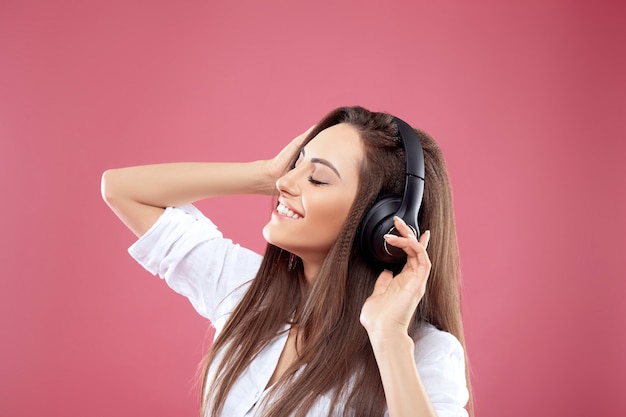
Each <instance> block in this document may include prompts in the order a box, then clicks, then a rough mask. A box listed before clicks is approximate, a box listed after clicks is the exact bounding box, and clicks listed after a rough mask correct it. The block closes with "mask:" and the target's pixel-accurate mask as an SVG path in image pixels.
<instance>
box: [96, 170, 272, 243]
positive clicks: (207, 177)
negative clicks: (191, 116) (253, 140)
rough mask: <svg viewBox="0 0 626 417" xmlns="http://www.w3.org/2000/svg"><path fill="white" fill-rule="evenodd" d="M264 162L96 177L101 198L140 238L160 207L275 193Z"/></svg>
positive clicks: (114, 172)
mask: <svg viewBox="0 0 626 417" xmlns="http://www.w3.org/2000/svg"><path fill="white" fill-rule="evenodd" d="M265 164H266V163H265V162H264V161H257V162H247V163H208V162H207V163H203V162H192V163H187V162H184V163H168V164H156V165H143V166H135V167H128V168H120V169H112V170H108V171H106V172H105V173H104V174H103V176H102V195H103V198H104V200H105V201H106V202H107V204H108V205H109V206H110V207H111V209H112V210H113V211H114V212H115V214H117V215H118V217H119V218H120V219H121V220H122V221H123V222H124V223H125V224H126V225H127V226H128V227H129V228H130V229H131V230H132V231H133V232H135V234H137V235H138V236H140V235H142V234H143V233H144V232H145V231H146V230H147V229H148V228H149V227H150V226H151V225H152V224H153V223H154V221H156V219H157V218H158V216H159V215H160V214H161V213H162V211H163V209H164V208H165V207H169V206H180V205H183V204H187V203H191V202H194V201H198V200H201V199H205V198H209V197H217V196H224V195H236V194H271V193H273V192H275V184H274V181H275V179H273V178H271V176H270V175H269V174H268V172H267V170H266V165H265Z"/></svg>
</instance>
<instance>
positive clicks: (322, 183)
mask: <svg viewBox="0 0 626 417" xmlns="http://www.w3.org/2000/svg"><path fill="white" fill-rule="evenodd" d="M308 180H309V182H310V183H311V184H313V185H328V183H327V182H322V181H318V180H316V179H315V178H313V177H311V176H309V178H308Z"/></svg>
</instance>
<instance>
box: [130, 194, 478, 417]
mask: <svg viewBox="0 0 626 417" xmlns="http://www.w3.org/2000/svg"><path fill="white" fill-rule="evenodd" d="M129 252H130V254H131V255H132V256H133V257H134V258H135V259H136V260H137V261H138V262H139V263H140V264H141V265H143V266H144V268H146V269H147V270H148V271H150V272H151V273H152V274H155V275H157V274H158V275H159V276H160V277H161V278H163V279H165V282H166V283H167V284H168V285H169V286H170V287H171V288H172V289H173V290H174V291H176V292H178V293H179V294H182V295H184V296H185V297H187V298H188V299H189V301H190V302H191V304H192V305H193V307H194V308H195V309H196V311H197V312H198V313H199V314H201V315H202V316H204V317H206V318H207V319H209V320H210V321H211V323H212V324H213V326H214V327H215V330H216V335H217V334H219V332H220V331H221V330H222V329H223V327H224V324H225V323H226V320H227V319H228V317H229V315H230V314H231V313H232V312H233V311H234V309H235V306H236V305H237V303H238V302H239V300H240V299H241V298H242V297H243V295H244V293H245V291H246V290H247V288H248V286H249V284H250V281H251V280H252V279H253V278H254V277H255V275H256V273H257V271H258V268H259V265H260V263H261V256H260V255H258V254H256V253H254V252H252V251H250V250H248V249H245V248H242V247H241V246H239V245H237V244H234V243H233V242H232V241H231V240H229V239H226V238H224V237H223V236H222V233H221V232H220V231H219V230H218V229H217V227H216V226H215V224H213V222H211V221H210V220H209V219H208V218H206V217H205V216H204V215H203V214H202V213H201V212H200V211H199V210H198V209H197V208H196V207H194V206H193V205H186V206H181V207H178V208H171V207H170V208H167V209H166V210H165V212H164V213H163V215H162V216H161V217H160V218H159V219H158V220H157V222H156V223H155V224H154V225H153V226H152V227H151V228H150V230H148V232H146V233H145V234H144V235H143V236H142V237H141V238H139V240H137V242H135V243H134V244H133V245H132V246H131V247H130V248H129ZM284 330H288V325H286V326H285V328H284ZM287 335H288V332H287V331H284V332H281V333H280V334H279V335H277V336H276V338H275V339H274V340H273V341H272V342H271V343H270V344H269V345H268V346H267V347H265V348H264V349H263V350H262V351H261V352H260V353H259V355H258V356H257V357H256V358H255V359H254V360H253V361H252V363H251V364H250V366H249V367H248V368H247V369H246V370H245V371H244V373H243V374H242V375H241V376H240V377H239V379H238V380H237V381H236V382H235V384H234V386H233V388H232V390H231V392H230V393H229V395H228V398H227V400H226V404H225V406H224V411H223V416H225V417H240V416H241V417H252V416H257V415H260V412H261V410H259V407H258V405H259V404H260V403H262V401H260V400H261V399H263V396H264V394H266V391H265V387H266V386H267V384H268V382H269V380H270V377H271V376H272V374H273V373H274V370H275V368H276V366H277V364H278V359H279V357H280V354H281V352H282V350H283V347H284V346H285V343H286V341H287ZM218 360H219V358H218ZM415 363H416V365H417V370H418V373H419V375H420V377H421V379H422V382H423V384H424V387H425V389H426V392H427V393H428V396H429V398H430V399H431V401H432V403H433V405H434V407H435V410H436V411H437V414H438V416H439V417H466V416H467V412H466V410H465V409H464V408H463V407H464V406H465V404H466V403H467V401H468V398H469V394H468V391H467V387H466V383H465V358H464V353H463V347H462V346H461V344H460V343H459V341H458V340H457V339H456V338H455V337H454V336H453V335H451V334H450V333H447V332H443V331H440V330H438V329H436V328H435V327H434V326H432V325H424V326H422V328H421V330H420V332H419V334H418V335H417V338H416V341H415ZM210 373H211V372H210ZM209 377H211V375H209ZM330 400H331V398H330V396H328V397H327V396H322V397H320V398H319V400H318V401H317V402H316V403H315V405H314V407H313V408H312V409H311V410H310V412H309V413H308V414H307V415H308V416H311V417H317V416H326V415H328V413H329V406H330ZM333 415H336V416H341V415H342V410H333ZM387 415H388V414H387V413H385V416H387Z"/></svg>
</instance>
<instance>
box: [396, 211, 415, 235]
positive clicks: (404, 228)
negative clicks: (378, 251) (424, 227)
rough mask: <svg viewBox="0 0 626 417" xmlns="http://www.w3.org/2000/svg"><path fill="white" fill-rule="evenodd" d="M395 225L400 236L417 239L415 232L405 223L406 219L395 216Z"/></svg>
mask: <svg viewBox="0 0 626 417" xmlns="http://www.w3.org/2000/svg"><path fill="white" fill-rule="evenodd" d="M393 225H394V226H395V228H396V229H397V230H398V231H399V232H400V234H401V235H402V236H404V237H407V238H412V239H417V237H416V236H415V231H414V230H413V229H412V228H411V227H410V226H409V225H408V224H406V222H405V221H404V219H402V218H400V217H398V216H393Z"/></svg>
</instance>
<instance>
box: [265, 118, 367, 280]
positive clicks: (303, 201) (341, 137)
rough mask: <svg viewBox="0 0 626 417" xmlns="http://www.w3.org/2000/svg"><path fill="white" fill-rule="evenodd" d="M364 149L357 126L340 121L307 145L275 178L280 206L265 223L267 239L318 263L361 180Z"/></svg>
mask: <svg viewBox="0 0 626 417" xmlns="http://www.w3.org/2000/svg"><path fill="white" fill-rule="evenodd" d="M362 159H363V148H362V145H361V139H360V137H359V134H358V132H357V130H356V129H355V128H354V127H352V126H351V125H348V124H345V123H342V124H338V125H335V126H332V127H329V128H328V129H325V130H323V131H322V132H320V133H319V134H318V135H317V136H316V137H315V138H313V140H311V141H310V142H309V143H307V144H306V146H305V147H304V148H303V149H302V152H301V153H300V156H299V158H298V160H297V162H296V164H295V168H293V169H292V170H290V171H289V172H287V173H286V174H285V175H283V176H282V177H280V178H279V179H278V181H276V187H277V188H278V191H279V197H278V205H277V207H276V209H274V211H273V212H272V217H271V219H270V221H269V223H267V225H266V226H265V227H264V228H263V236H264V237H265V240H267V242H269V243H271V244H273V245H275V246H278V247H280V248H283V249H285V250H288V251H290V252H293V253H295V254H296V255H298V256H299V257H300V258H302V260H303V262H304V264H305V272H306V269H307V267H308V266H311V267H313V268H315V265H317V267H319V265H321V262H322V261H323V260H324V257H325V256H326V254H327V253H328V251H329V249H330V247H331V246H332V245H333V243H334V242H335V240H336V239H337V236H338V235H339V232H340V230H341V228H342V226H343V224H344V222H345V221H346V217H347V215H348V211H349V210H350V207H351V206H352V202H353V201H354V198H355V196H356V192H357V186H358V184H359V164H360V162H361V160H362Z"/></svg>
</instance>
